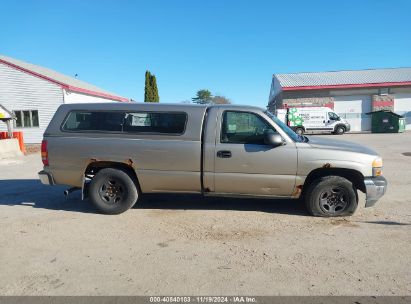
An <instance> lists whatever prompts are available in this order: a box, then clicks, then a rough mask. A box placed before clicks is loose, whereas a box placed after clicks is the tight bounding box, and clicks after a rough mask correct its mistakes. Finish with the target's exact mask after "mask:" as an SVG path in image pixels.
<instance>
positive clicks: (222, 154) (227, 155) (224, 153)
mask: <svg viewBox="0 0 411 304" xmlns="http://www.w3.org/2000/svg"><path fill="white" fill-rule="evenodd" d="M217 157H220V158H230V157H231V151H226V150H221V151H218V152H217Z"/></svg>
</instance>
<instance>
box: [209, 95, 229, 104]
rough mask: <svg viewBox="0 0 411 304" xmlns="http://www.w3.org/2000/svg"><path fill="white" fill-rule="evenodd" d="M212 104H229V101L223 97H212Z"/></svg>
mask: <svg viewBox="0 0 411 304" xmlns="http://www.w3.org/2000/svg"><path fill="white" fill-rule="evenodd" d="M213 103H214V104H230V103H231V100H230V99H228V98H226V97H225V96H214V97H213Z"/></svg>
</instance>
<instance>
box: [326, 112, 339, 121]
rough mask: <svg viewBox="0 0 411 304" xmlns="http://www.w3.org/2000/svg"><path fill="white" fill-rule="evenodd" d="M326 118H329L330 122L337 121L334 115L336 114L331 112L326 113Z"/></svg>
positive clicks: (336, 116)
mask: <svg viewBox="0 0 411 304" xmlns="http://www.w3.org/2000/svg"><path fill="white" fill-rule="evenodd" d="M328 117H329V119H331V120H338V115H336V114H335V113H333V112H328Z"/></svg>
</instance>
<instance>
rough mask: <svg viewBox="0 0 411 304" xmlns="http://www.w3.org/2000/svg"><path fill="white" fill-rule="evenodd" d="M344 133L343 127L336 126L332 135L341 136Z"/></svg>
mask: <svg viewBox="0 0 411 304" xmlns="http://www.w3.org/2000/svg"><path fill="white" fill-rule="evenodd" d="M344 133H345V128H344V127H343V126H337V127H336V128H335V131H334V134H337V135H343V134H344Z"/></svg>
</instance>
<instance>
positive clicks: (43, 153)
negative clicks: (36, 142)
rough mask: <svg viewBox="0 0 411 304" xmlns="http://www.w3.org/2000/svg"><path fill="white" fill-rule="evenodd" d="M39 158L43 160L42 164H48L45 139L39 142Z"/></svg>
mask: <svg viewBox="0 0 411 304" xmlns="http://www.w3.org/2000/svg"><path fill="white" fill-rule="evenodd" d="M41 160H42V161H43V165H45V166H48V165H49V153H48V151H47V140H44V139H43V141H42V142H41Z"/></svg>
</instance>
